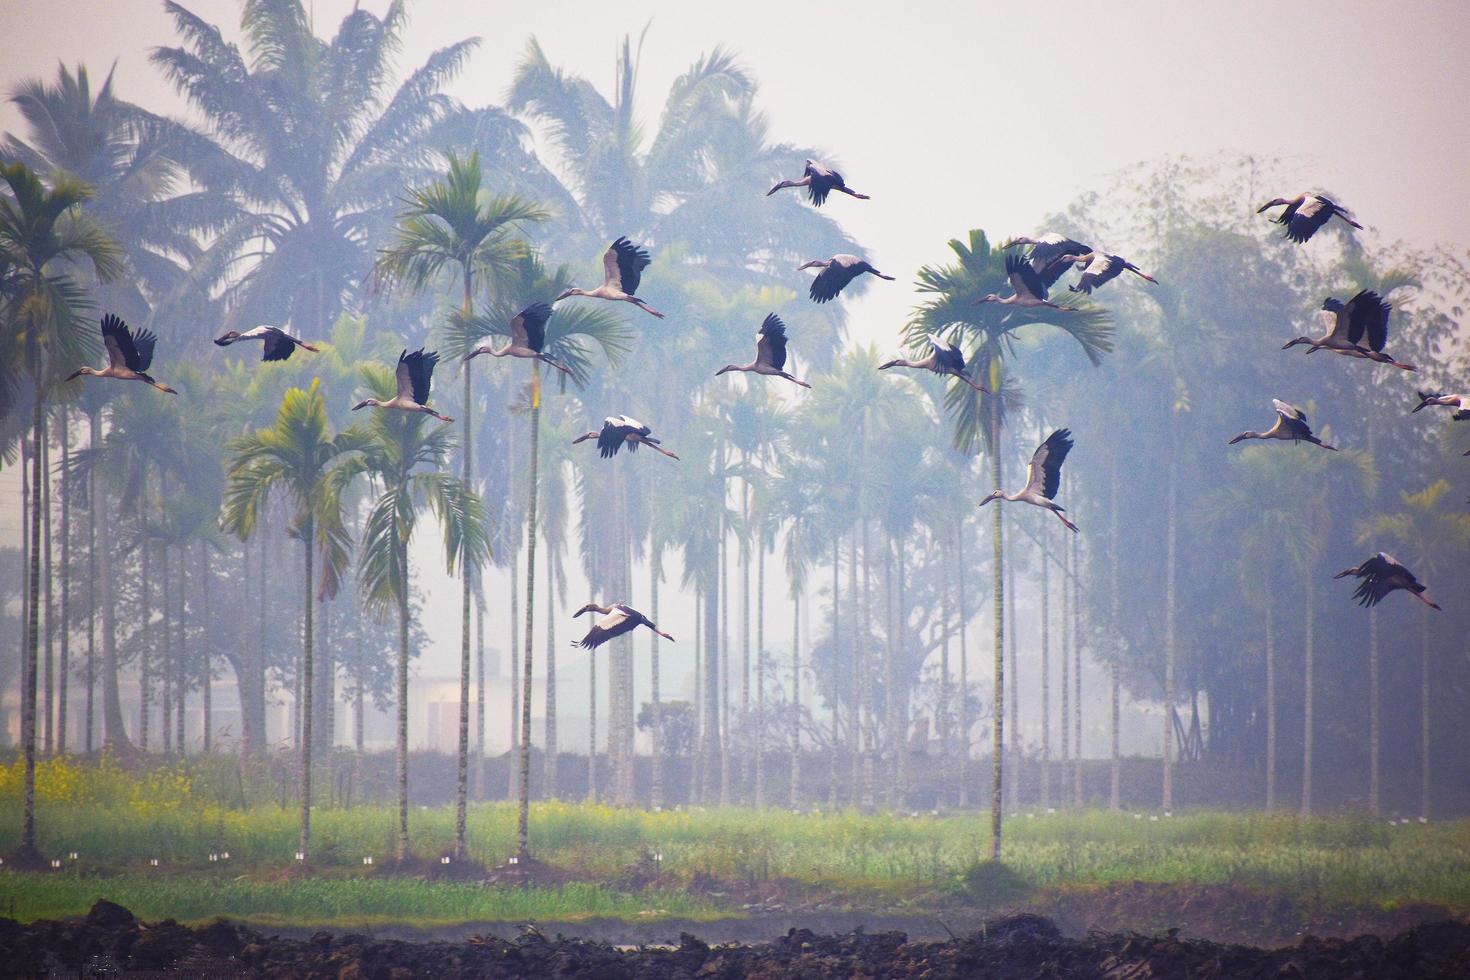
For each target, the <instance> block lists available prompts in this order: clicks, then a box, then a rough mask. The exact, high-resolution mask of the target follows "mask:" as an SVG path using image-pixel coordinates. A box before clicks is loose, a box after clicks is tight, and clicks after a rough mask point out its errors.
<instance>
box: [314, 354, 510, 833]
mask: <svg viewBox="0 0 1470 980" xmlns="http://www.w3.org/2000/svg"><path fill="white" fill-rule="evenodd" d="M362 381H363V386H364V387H365V388H366V389H367V390H368V392H369V394H371V395H372V396H373V397H376V398H383V399H387V398H391V397H393V393H394V391H395V390H396V387H397V386H396V382H395V380H394V377H393V374H392V372H391V371H390V370H389V369H388V368H387V367H385V366H382V365H377V364H372V365H367V366H365V367H364V368H363V369H362ZM362 439H363V441H362V443H361V446H362V452H361V453H360V454H359V455H357V456H356V457H354V458H353V459H351V460H348V461H347V462H346V463H345V464H344V465H342V466H341V467H339V468H338V469H337V470H336V473H337V476H336V479H337V480H339V481H341V482H344V483H345V482H346V481H347V480H350V479H352V478H353V477H355V476H358V475H365V476H366V477H367V478H368V479H369V481H370V483H371V484H372V486H373V491H374V493H376V494H377V499H376V500H374V501H373V503H372V505H371V507H370V508H369V510H368V515H367V518H366V519H365V521H364V522H363V532H362V541H361V542H360V549H361V557H360V558H359V560H358V578H359V581H360V583H361V586H362V589H363V592H364V594H365V596H366V599H367V603H368V605H369V607H370V608H372V609H373V610H374V611H375V612H377V613H379V614H380V615H381V614H383V613H386V612H388V611H389V610H390V609H391V610H394V611H396V612H397V614H398V662H397V695H398V827H397V837H396V843H395V855H396V857H397V859H398V860H399V861H404V860H407V858H408V654H409V644H408V634H409V591H410V581H411V579H410V569H409V562H408V552H409V545H410V543H411V542H412V541H413V536H414V532H415V530H417V527H418V516H419V511H420V509H421V508H422V507H423V506H424V505H427V506H428V508H429V510H430V511H432V512H433V514H434V517H435V518H436V519H437V520H438V522H439V524H440V526H441V527H442V529H443V532H444V553H445V563H446V566H447V568H448V570H449V573H450V574H455V573H456V572H458V573H459V574H462V575H473V574H474V572H475V570H477V569H478V568H479V567H480V566H481V565H482V564H483V563H484V561H485V559H486V557H487V556H488V554H489V535H488V529H487V522H486V521H485V515H484V510H483V508H482V506H481V504H480V498H479V496H478V495H477V494H476V493H475V492H474V491H473V490H471V489H469V488H468V487H466V486H465V485H464V483H462V482H461V481H460V480H459V479H458V478H457V477H454V476H451V475H450V474H449V473H448V472H446V470H447V468H448V465H449V459H450V455H451V452H452V449H453V447H452V444H451V441H450V437H449V430H448V429H447V428H445V427H444V426H440V425H436V426H433V427H432V428H428V427H426V426H425V425H424V417H423V416H422V415H421V414H419V413H417V412H412V413H410V412H375V413H373V417H372V418H371V419H370V420H369V421H368V422H367V424H366V430H365V432H364V434H363V436H362Z"/></svg>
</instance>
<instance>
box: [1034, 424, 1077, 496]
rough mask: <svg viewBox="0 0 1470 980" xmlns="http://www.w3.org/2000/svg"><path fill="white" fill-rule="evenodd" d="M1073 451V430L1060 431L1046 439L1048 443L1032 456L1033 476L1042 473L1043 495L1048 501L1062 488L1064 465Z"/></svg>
mask: <svg viewBox="0 0 1470 980" xmlns="http://www.w3.org/2000/svg"><path fill="white" fill-rule="evenodd" d="M1071 451H1072V430H1071V429H1058V430H1056V431H1055V432H1053V433H1052V434H1051V435H1049V436H1047V437H1046V442H1043V443H1042V444H1041V445H1040V446H1037V447H1036V452H1034V453H1032V455H1031V476H1032V479H1035V477H1036V473H1037V471H1038V470H1039V471H1040V473H1041V495H1042V496H1043V497H1045V498H1046V499H1047V500H1052V499H1054V498H1055V497H1056V495H1057V491H1058V490H1060V489H1061V486H1062V463H1063V462H1065V461H1066V459H1067V454H1068V453H1069V452H1071Z"/></svg>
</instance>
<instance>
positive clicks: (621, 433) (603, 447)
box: [572, 415, 679, 459]
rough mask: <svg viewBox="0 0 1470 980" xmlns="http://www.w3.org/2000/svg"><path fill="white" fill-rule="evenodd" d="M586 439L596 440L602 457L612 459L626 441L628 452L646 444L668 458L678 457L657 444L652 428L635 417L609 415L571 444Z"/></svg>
mask: <svg viewBox="0 0 1470 980" xmlns="http://www.w3.org/2000/svg"><path fill="white" fill-rule="evenodd" d="M588 439H596V440H597V448H598V450H599V452H601V454H602V458H603V459H612V458H613V457H614V456H616V455H617V452H618V450H619V449H622V448H623V444H624V443H627V446H628V452H630V453H631V452H637V450H638V446H639V444H640V443H641V444H642V445H645V446H647V447H648V448H650V449H652V450H654V451H655V452H660V453H663V454H664V455H665V456H667V457H669V459H678V458H679V457H678V456H676V455H674V454H673V453H671V452H669V451H668V450H667V449H665V448H663V446H661V445H659V440H657V439H655V438H654V437H653V430H652V429H650V428H649V427H648V426H646V425H644V424H643V423H642V422H640V421H638V420H637V419H633V418H629V417H628V416H626V415H609V416H608V417H607V418H605V419H603V420H602V428H601V429H600V430H594V431H591V432H585V433H583V434H582V435H580V436H578V437H577V438H575V439H573V440H572V445H574V446H575V445H576V444H577V443H579V442H586V441H587V440H588Z"/></svg>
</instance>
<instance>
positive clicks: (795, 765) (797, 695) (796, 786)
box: [791, 591, 801, 810]
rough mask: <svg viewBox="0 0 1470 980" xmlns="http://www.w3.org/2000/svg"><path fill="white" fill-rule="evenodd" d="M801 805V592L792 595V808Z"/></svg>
mask: <svg viewBox="0 0 1470 980" xmlns="http://www.w3.org/2000/svg"><path fill="white" fill-rule="evenodd" d="M799 806H801V592H800V591H796V592H795V594H794V595H793V596H792V597H791V809H793V810H795V809H796V808H797V807H799Z"/></svg>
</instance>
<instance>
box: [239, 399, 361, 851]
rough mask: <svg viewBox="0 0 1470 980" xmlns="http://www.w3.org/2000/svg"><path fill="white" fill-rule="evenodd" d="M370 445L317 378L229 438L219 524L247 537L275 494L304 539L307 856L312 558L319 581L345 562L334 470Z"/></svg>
mask: <svg viewBox="0 0 1470 980" xmlns="http://www.w3.org/2000/svg"><path fill="white" fill-rule="evenodd" d="M366 445H367V436H366V433H365V432H364V431H362V430H360V429H348V430H346V431H344V432H339V433H333V432H332V430H331V424H330V423H329V422H328V420H327V407H326V403H325V401H324V400H323V399H322V394H321V388H320V385H319V383H318V382H315V381H313V382H312V384H311V387H309V388H307V389H305V390H302V389H301V388H291V389H288V390H287V391H286V393H285V395H284V396H282V398H281V407H280V409H279V411H278V412H277V414H276V423H275V425H273V426H271V427H270V428H268V429H260V430H257V431H256V432H253V433H251V434H249V435H246V436H243V437H241V438H239V439H236V440H234V441H233V442H232V443H230V462H229V474H228V480H229V482H228V485H227V488H226V491H225V503H224V512H223V517H222V523H223V524H224V526H225V528H226V529H227V530H229V531H231V532H233V533H234V534H237V535H239V537H240V538H241V539H242V540H243V539H246V538H249V537H250V536H251V535H252V534H253V533H254V532H255V529H256V526H257V524H258V523H259V522H260V521H261V519H262V517H263V516H264V514H265V511H266V507H267V502H268V501H269V499H270V498H271V496H272V495H274V494H277V493H279V494H284V495H285V496H286V497H287V498H289V500H290V503H291V506H292V508H293V513H292V517H291V528H292V532H293V534H294V535H295V536H297V537H299V538H300V540H301V550H302V562H303V565H302V569H303V570H302V579H301V589H302V630H301V644H302V657H301V677H300V678H299V690H300V692H301V697H302V703H301V706H300V711H301V739H300V745H299V748H300V752H301V763H300V765H301V771H300V774H299V779H300V796H301V800H300V802H301V827H300V833H299V838H298V844H297V850H298V851H299V852H301V854H302V855H304V857H303V858H302V860H306V859H308V858H309V857H310V855H311V750H312V728H311V726H312V693H313V690H312V669H313V664H312V642H313V639H314V637H315V631H314V628H313V612H314V609H315V604H316V603H315V601H314V593H316V592H317V591H318V583H317V581H316V574H317V573H316V571H315V569H314V559H315V557H316V556H317V555H318V554H320V556H321V558H322V563H323V566H324V574H323V580H324V582H325V581H327V580H335V579H336V578H338V577H339V576H340V574H341V571H342V569H343V568H344V567H345V566H346V563H347V551H348V547H349V544H350V542H349V541H348V539H347V531H346V528H345V527H344V525H343V518H342V490H343V486H344V484H343V483H342V482H341V480H340V478H339V477H338V475H337V470H338V469H339V468H340V467H341V466H342V464H343V463H345V462H347V461H348V460H349V459H350V458H351V457H352V456H353V455H355V454H357V453H359V452H361V451H362V450H363V449H364V448H365V447H366Z"/></svg>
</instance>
